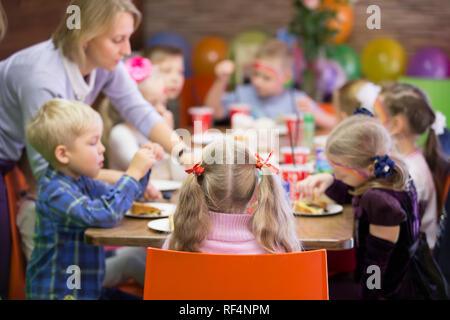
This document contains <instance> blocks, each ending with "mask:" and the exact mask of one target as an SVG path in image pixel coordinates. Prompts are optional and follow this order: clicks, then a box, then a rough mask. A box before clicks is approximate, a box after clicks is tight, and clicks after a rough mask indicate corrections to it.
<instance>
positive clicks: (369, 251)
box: [299, 115, 420, 299]
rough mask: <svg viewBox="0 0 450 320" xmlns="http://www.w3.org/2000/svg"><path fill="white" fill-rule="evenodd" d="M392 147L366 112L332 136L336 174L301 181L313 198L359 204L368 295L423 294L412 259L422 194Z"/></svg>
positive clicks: (362, 290) (359, 243) (359, 244)
mask: <svg viewBox="0 0 450 320" xmlns="http://www.w3.org/2000/svg"><path fill="white" fill-rule="evenodd" d="M392 147H393V145H392V142H391V137H390V135H389V132H388V131H387V130H386V128H384V127H383V125H382V124H381V123H379V121H377V120H376V119H373V118H372V117H369V116H366V115H355V116H352V117H349V118H347V119H346V120H344V121H343V122H341V123H340V124H339V125H338V126H337V127H336V128H335V129H334V130H333V131H332V132H331V134H330V135H329V137H328V139H327V143H326V148H325V152H326V156H327V159H328V161H329V163H330V164H331V165H332V167H333V169H334V176H333V175H331V174H328V173H324V174H317V175H312V176H309V177H308V178H307V179H305V180H303V181H301V182H300V183H299V189H300V191H301V192H303V193H304V194H305V195H306V196H307V197H310V198H313V197H314V196H320V195H321V194H322V193H323V192H325V193H326V194H327V195H328V196H329V197H330V198H331V199H333V200H335V201H337V202H339V203H341V204H343V203H352V204H353V207H354V212H355V217H356V219H357V230H356V231H355V232H356V256H357V269H356V277H357V280H359V283H360V285H359V295H360V297H362V298H364V299H409V298H418V297H420V294H419V292H418V289H417V285H416V282H415V279H413V270H412V264H410V263H409V262H410V256H409V250H410V248H411V247H412V245H413V244H415V242H416V240H418V239H419V218H418V204H417V194H416V190H415V187H414V184H413V183H412V182H411V180H409V179H408V171H407V169H406V166H405V165H404V164H403V162H402V161H401V160H399V159H398V158H397V157H395V156H394V153H393V151H392ZM373 266H376V267H377V270H379V271H378V274H379V276H380V277H379V278H378V279H379V281H378V285H377V286H375V287H370V286H368V285H367V283H368V280H371V279H369V277H370V276H371V275H373V273H374V271H373V270H372V271H371V269H370V268H372V267H373ZM369 282H370V283H372V284H373V281H372V282H371V281H369Z"/></svg>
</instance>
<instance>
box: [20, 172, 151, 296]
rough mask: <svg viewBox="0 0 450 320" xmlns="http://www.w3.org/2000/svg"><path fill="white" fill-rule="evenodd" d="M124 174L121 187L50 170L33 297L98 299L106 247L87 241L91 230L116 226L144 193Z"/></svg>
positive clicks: (40, 206) (30, 283)
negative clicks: (85, 236) (85, 240)
mask: <svg viewBox="0 0 450 320" xmlns="http://www.w3.org/2000/svg"><path fill="white" fill-rule="evenodd" d="M149 174H150V172H149V173H148V174H147V175H146V176H145V177H144V178H142V179H141V180H140V181H139V182H137V181H136V180H135V179H133V178H132V177H130V176H128V175H123V176H122V177H121V178H120V179H119V181H118V182H117V183H116V184H115V185H110V184H107V183H105V182H100V181H96V180H93V179H91V178H87V177H80V178H79V179H74V178H72V177H70V176H68V175H65V174H63V173H61V172H59V171H57V170H55V169H54V168H53V167H51V166H49V167H48V168H47V170H46V172H45V175H44V177H43V178H42V179H41V180H40V181H39V184H38V199H37V201H36V212H37V218H36V227H35V237H34V242H35V247H34V249H33V252H32V254H31V258H30V261H29V263H28V265H27V272H26V296H27V299H45V300H48V299H51V300H53V299H65V298H66V299H67V298H69V299H97V298H99V297H100V292H101V288H102V282H103V276H104V272H105V255H104V251H103V247H100V246H91V245H87V244H85V243H84V241H83V240H84V232H85V230H86V229H87V228H89V227H97V228H111V227H113V226H115V225H116V224H117V222H118V221H119V220H120V219H121V218H122V217H123V215H124V214H125V212H126V211H127V210H129V209H130V208H131V205H132V202H133V201H134V200H135V199H138V198H139V197H140V196H141V195H142V194H143V192H144V190H145V188H146V186H147V182H148V177H149Z"/></svg>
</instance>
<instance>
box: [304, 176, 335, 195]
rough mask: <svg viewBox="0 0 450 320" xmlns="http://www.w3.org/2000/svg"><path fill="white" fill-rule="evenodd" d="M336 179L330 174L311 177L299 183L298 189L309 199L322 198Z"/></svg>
mask: <svg viewBox="0 0 450 320" xmlns="http://www.w3.org/2000/svg"><path fill="white" fill-rule="evenodd" d="M333 181H334V177H333V176H332V175H331V174H329V173H320V174H315V175H312V176H309V177H308V178H306V179H305V180H302V181H300V182H299V183H298V185H297V187H298V189H299V191H300V192H301V193H303V194H304V195H305V196H306V198H308V199H313V200H314V199H315V198H318V197H320V196H321V195H322V194H323V193H324V192H325V190H327V188H328V187H329V186H331V185H332V184H333Z"/></svg>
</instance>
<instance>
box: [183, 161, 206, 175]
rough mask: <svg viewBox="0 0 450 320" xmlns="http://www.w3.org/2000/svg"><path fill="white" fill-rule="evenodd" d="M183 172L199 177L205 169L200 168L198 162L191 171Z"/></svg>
mask: <svg viewBox="0 0 450 320" xmlns="http://www.w3.org/2000/svg"><path fill="white" fill-rule="evenodd" d="M184 171H186V173H194V174H195V175H197V176H201V175H202V173H203V171H205V168H202V167H200V162H199V163H197V164H196V165H195V166H193V167H192V169H187V170H184Z"/></svg>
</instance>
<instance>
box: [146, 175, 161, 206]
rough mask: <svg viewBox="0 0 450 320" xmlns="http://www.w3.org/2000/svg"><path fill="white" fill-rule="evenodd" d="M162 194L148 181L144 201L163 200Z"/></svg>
mask: <svg viewBox="0 0 450 320" xmlns="http://www.w3.org/2000/svg"><path fill="white" fill-rule="evenodd" d="M162 197H163V196H162V193H161V191H159V190H158V189H156V188H155V186H154V185H152V183H151V182H150V180H149V181H148V185H147V189H145V192H144V196H143V199H144V200H145V201H150V200H151V199H162Z"/></svg>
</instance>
